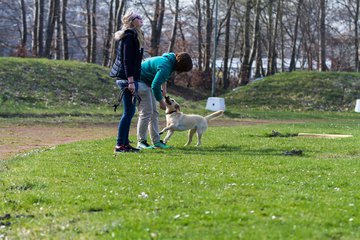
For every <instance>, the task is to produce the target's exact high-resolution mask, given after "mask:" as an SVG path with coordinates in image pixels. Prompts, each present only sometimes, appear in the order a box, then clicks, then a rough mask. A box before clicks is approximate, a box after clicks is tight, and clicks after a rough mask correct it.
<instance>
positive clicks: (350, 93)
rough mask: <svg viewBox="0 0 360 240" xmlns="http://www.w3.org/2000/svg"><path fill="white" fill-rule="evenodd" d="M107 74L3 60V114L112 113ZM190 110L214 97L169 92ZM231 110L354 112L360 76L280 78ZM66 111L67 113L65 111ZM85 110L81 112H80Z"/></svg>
mask: <svg viewBox="0 0 360 240" xmlns="http://www.w3.org/2000/svg"><path fill="white" fill-rule="evenodd" d="M108 72H109V69H108V68H104V67H101V66H99V65H96V64H88V63H84V62H77V61H55V60H48V59H32V58H25V59H24V58H0V106H1V107H0V113H6V114H7V113H19V112H28V110H26V109H31V110H30V111H31V112H33V111H42V113H44V112H46V113H48V112H49V111H53V112H60V111H62V112H64V114H66V113H67V112H68V109H73V110H74V109H75V111H80V112H81V111H82V112H83V113H84V112H85V113H88V112H89V111H90V112H92V113H94V111H97V109H100V110H99V111H102V110H101V109H104V108H105V109H107V110H108V111H109V112H111V111H112V108H111V106H112V105H113V104H114V102H115V101H116V99H117V96H118V89H117V87H116V85H115V84H114V80H113V79H112V78H110V77H108ZM168 92H169V93H170V95H172V96H175V97H176V98H177V100H178V101H179V100H180V103H181V104H182V105H183V106H184V107H185V109H186V108H187V107H189V108H190V109H192V111H194V110H195V109H198V110H199V109H203V108H204V107H203V106H202V105H203V103H201V104H197V103H196V102H195V101H197V100H204V99H206V98H207V96H209V92H208V91H205V90H202V89H197V90H196V91H195V90H194V89H191V88H186V87H184V86H175V87H168ZM222 97H225V98H226V105H227V106H229V107H231V108H238V109H240V108H241V109H244V108H271V109H291V110H326V111H353V109H354V105H355V100H356V99H358V98H360V73H333V72H327V73H318V72H292V73H281V74H276V75H275V76H270V77H266V78H263V79H262V80H258V81H255V82H253V83H251V84H249V85H248V86H244V87H239V88H237V89H236V90H233V91H231V92H230V93H228V94H225V95H223V96H222ZM64 109H66V110H64ZM81 109H82V110H81Z"/></svg>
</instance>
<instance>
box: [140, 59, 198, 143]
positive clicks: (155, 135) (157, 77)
mask: <svg viewBox="0 0 360 240" xmlns="http://www.w3.org/2000/svg"><path fill="white" fill-rule="evenodd" d="M192 67H193V64H192V60H191V57H190V55H189V54H188V53H186V52H180V53H165V54H163V55H162V56H156V57H152V58H149V59H147V60H146V61H144V62H143V63H142V64H141V76H140V81H139V85H138V86H139V87H138V95H139V96H140V98H141V102H140V104H139V106H138V112H139V120H138V124H137V138H138V145H137V147H138V148H140V149H151V148H170V146H168V145H166V144H165V143H164V142H163V141H161V140H160V135H159V121H158V118H159V112H158V110H157V102H159V105H160V108H161V109H163V110H165V109H166V103H165V100H164V96H166V81H167V80H169V78H170V76H171V74H172V73H173V72H174V71H175V72H178V73H180V72H188V71H190V70H191V69H192ZM148 132H149V133H150V139H151V142H152V143H153V145H150V144H148V142H147V135H148Z"/></svg>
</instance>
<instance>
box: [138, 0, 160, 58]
mask: <svg viewBox="0 0 360 240" xmlns="http://www.w3.org/2000/svg"><path fill="white" fill-rule="evenodd" d="M140 5H141V7H142V9H143V10H144V12H145V15H146V17H147V18H148V19H149V21H150V25H151V37H150V50H149V53H150V55H151V56H157V55H159V45H160V39H161V31H162V27H163V23H164V14H165V0H156V1H155V9H154V12H153V13H152V14H151V13H150V12H149V11H148V10H147V8H146V7H145V5H144V4H143V2H142V1H141V2H140ZM151 15H152V16H151Z"/></svg>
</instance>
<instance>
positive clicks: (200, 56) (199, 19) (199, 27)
mask: <svg viewBox="0 0 360 240" xmlns="http://www.w3.org/2000/svg"><path fill="white" fill-rule="evenodd" d="M196 11H197V34H198V45H197V48H198V68H199V71H202V65H203V64H202V60H203V54H202V45H203V38H202V31H201V30H202V11H201V4H200V0H196Z"/></svg>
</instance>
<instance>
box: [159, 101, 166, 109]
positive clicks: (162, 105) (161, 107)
mask: <svg viewBox="0 0 360 240" xmlns="http://www.w3.org/2000/svg"><path fill="white" fill-rule="evenodd" d="M159 103H160V109H162V110H166V103H165V101H164V99H161V100H160V102H159Z"/></svg>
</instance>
